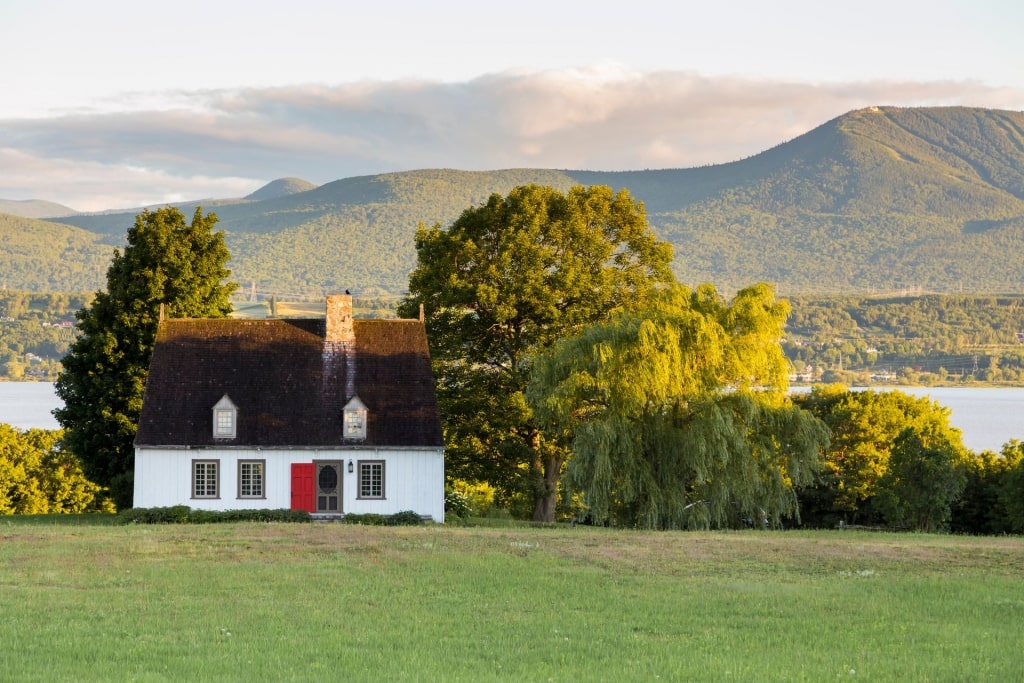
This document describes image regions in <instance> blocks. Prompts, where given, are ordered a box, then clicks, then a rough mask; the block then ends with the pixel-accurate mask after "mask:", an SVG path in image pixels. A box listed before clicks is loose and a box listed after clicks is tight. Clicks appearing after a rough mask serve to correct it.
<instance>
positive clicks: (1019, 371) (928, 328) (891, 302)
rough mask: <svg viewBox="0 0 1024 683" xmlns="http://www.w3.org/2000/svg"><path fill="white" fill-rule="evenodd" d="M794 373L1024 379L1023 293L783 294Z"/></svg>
mask: <svg viewBox="0 0 1024 683" xmlns="http://www.w3.org/2000/svg"><path fill="white" fill-rule="evenodd" d="M790 304H791V307H792V312H791V314H790V317H789V320H788V322H787V326H786V337H785V339H784V340H783V349H784V351H785V353H786V356H787V357H788V358H789V359H790V361H791V363H792V364H793V368H792V370H793V373H794V375H797V376H798V377H799V378H800V379H804V380H810V381H826V382H836V381H839V382H844V383H847V384H878V383H891V384H902V385H915V384H957V383H975V382H984V383H997V384H1018V383H1021V382H1024V343H1022V340H1024V334H1022V333H1024V296H1022V295H999V296H971V295H925V296H906V297H893V298H868V297H830V298H824V297H823V298H807V297H792V298H790Z"/></svg>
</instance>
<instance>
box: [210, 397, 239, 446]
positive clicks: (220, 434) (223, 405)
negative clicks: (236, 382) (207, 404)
mask: <svg viewBox="0 0 1024 683" xmlns="http://www.w3.org/2000/svg"><path fill="white" fill-rule="evenodd" d="M237 425H238V408H237V407H236V406H235V404H234V403H233V402H232V401H231V399H230V398H228V395H227V394H224V395H223V396H222V397H221V399H220V400H219V401H217V404H216V405H215V406H213V438H215V439H234V438H235V436H236V435H237V432H238V429H237Z"/></svg>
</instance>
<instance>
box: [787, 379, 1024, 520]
mask: <svg viewBox="0 0 1024 683" xmlns="http://www.w3.org/2000/svg"><path fill="white" fill-rule="evenodd" d="M794 401H795V402H796V404H797V405H799V406H800V407H802V408H804V409H806V410H809V411H810V412H811V413H812V414H814V415H815V417H817V418H819V419H821V420H822V421H823V422H825V424H826V425H828V428H829V431H830V434H831V438H830V443H829V446H828V448H826V449H825V451H824V463H823V464H824V467H823V468H822V469H821V470H820V471H819V472H818V473H817V474H816V476H815V480H814V483H813V484H812V485H810V486H804V487H800V488H798V490H797V497H798V498H799V500H800V519H799V523H800V524H802V525H805V526H809V527H842V526H848V525H849V526H854V525H856V526H868V527H878V528H889V529H907V530H915V531H953V532H956V533H969V534H1005V533H1014V534H1020V533H1024V443H1022V442H1020V441H1018V440H1011V441H1010V442H1009V443H1006V444H1004V445H1003V447H1002V449H1001V451H1000V453H993V452H991V451H982V452H980V453H974V452H972V451H970V450H969V449H967V448H965V447H964V445H963V441H962V439H961V435H960V432H959V430H957V429H954V428H953V427H952V426H951V425H950V424H949V416H950V410H949V408H946V407H944V406H942V405H940V404H938V403H937V402H935V401H932V400H931V399H928V398H926V397H916V396H912V395H910V394H907V393H904V392H901V391H898V390H893V391H889V390H886V391H870V390H867V391H850V390H849V389H847V388H846V387H844V386H842V385H827V386H820V387H815V389H814V390H813V391H811V392H809V393H806V394H801V395H798V396H795V397H794ZM797 522H798V521H797V520H790V521H789V523H790V524H795V523H797Z"/></svg>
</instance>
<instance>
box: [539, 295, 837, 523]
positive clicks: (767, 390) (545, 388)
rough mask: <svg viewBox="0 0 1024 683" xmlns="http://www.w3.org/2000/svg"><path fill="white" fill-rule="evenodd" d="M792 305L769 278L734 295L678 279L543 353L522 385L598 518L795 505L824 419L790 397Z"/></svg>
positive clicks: (656, 517)
mask: <svg viewBox="0 0 1024 683" xmlns="http://www.w3.org/2000/svg"><path fill="white" fill-rule="evenodd" d="M787 313H788V307H787V306H786V305H785V303H784V302H779V301H776V300H775V297H774V293H773V292H772V290H771V288H770V287H769V286H767V285H756V286H753V287H750V288H747V289H744V290H742V291H740V292H739V293H738V294H737V295H736V297H735V298H734V299H733V300H732V301H731V302H726V301H725V300H724V299H723V298H722V297H720V296H719V295H718V293H717V292H716V291H715V289H714V288H713V287H711V286H710V285H704V286H701V287H699V288H698V289H697V290H696V291H692V292H691V291H690V290H688V289H687V288H685V287H682V286H677V287H676V288H674V289H672V290H670V291H666V292H662V293H659V294H658V295H657V296H656V297H655V298H654V300H653V301H652V303H651V305H649V306H647V307H645V308H643V309H640V310H635V311H621V312H618V313H617V314H616V315H615V316H614V317H613V318H612V319H611V320H609V321H607V322H603V323H599V324H596V325H592V326H590V327H588V328H587V329H586V330H584V331H583V332H582V334H580V335H578V336H575V337H572V338H569V339H565V340H563V341H561V342H559V343H557V344H556V345H555V346H554V347H553V348H552V349H551V350H550V351H549V352H548V353H546V354H544V355H543V356H541V357H540V358H538V359H537V361H536V363H535V365H534V373H533V377H532V380H531V383H530V386H529V390H528V393H527V396H528V398H529V401H530V404H531V405H532V406H533V407H534V410H535V412H536V415H537V418H538V420H539V422H540V423H541V424H542V425H544V426H545V427H546V428H548V429H549V430H551V431H552V432H554V433H556V434H560V435H564V438H566V439H567V440H568V441H569V442H570V443H571V451H572V458H571V459H570V460H569V463H568V468H567V472H566V483H567V486H568V488H569V489H570V490H572V491H578V492H580V493H582V494H583V496H584V499H585V503H586V507H587V510H588V511H589V514H590V516H591V517H592V518H593V519H594V521H596V522H604V521H613V522H615V523H617V524H622V525H631V526H642V527H647V528H680V527H708V526H729V525H732V524H735V523H736V522H737V521H739V520H742V519H747V520H757V521H758V522H761V521H770V522H771V523H778V521H779V520H780V518H781V517H782V516H784V515H794V514H796V513H797V500H796V496H795V494H794V492H793V486H794V485H801V484H806V483H809V482H810V481H811V480H812V477H813V474H814V472H815V470H816V469H817V467H818V465H819V462H820V458H821V452H822V449H823V448H824V447H825V446H826V445H827V443H828V431H827V429H826V428H825V425H824V424H823V423H822V422H821V421H820V420H818V419H816V418H814V417H813V416H812V415H811V414H810V413H808V412H806V411H804V410H801V409H799V408H796V407H794V406H793V405H792V404H791V403H790V402H789V400H788V398H787V397H786V389H787V376H786V371H787V365H786V360H785V356H784V355H783V354H782V348H781V346H780V344H779V338H780V336H781V333H782V325H783V324H784V322H785V320H786V315H787Z"/></svg>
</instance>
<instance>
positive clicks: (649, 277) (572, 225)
mask: <svg viewBox="0 0 1024 683" xmlns="http://www.w3.org/2000/svg"><path fill="white" fill-rule="evenodd" d="M416 250H417V254H418V259H419V260H418V265H417V267H416V270H415V271H413V273H412V275H411V276H410V279H409V296H408V297H407V298H406V300H405V301H404V302H403V304H402V306H401V307H400V313H401V314H403V315H406V316H410V315H415V314H417V313H418V311H419V307H420V306H421V305H422V306H423V307H424V310H425V314H426V326H427V335H428V338H429V340H430V346H431V355H432V358H433V363H434V374H435V377H436V379H437V382H438V400H439V402H440V404H441V414H442V416H443V419H444V430H445V442H446V447H447V451H446V467H447V469H448V473H449V476H450V477H453V478H461V479H466V480H470V481H486V482H488V483H490V484H492V485H494V486H495V487H497V488H498V489H499V490H500V491H501V493H502V495H503V496H504V497H505V498H506V500H507V499H509V498H514V497H516V495H517V494H518V495H519V496H523V495H525V496H526V497H527V501H528V503H529V505H530V506H531V507H532V514H533V517H534V519H536V520H538V521H552V520H553V519H554V517H555V500H556V495H557V490H558V479H559V477H560V476H561V470H562V464H563V461H564V458H565V454H566V451H565V449H564V446H563V445H562V444H560V443H558V442H557V441H553V440H551V439H548V438H546V437H545V435H544V434H543V433H542V432H541V430H539V429H538V428H537V426H536V425H535V424H534V422H533V420H532V417H531V414H530V408H529V406H527V405H526V401H525V399H524V396H523V391H524V389H525V387H526V383H527V380H528V378H529V366H530V362H531V358H532V357H533V355H535V354H536V353H538V352H540V351H542V350H543V349H545V348H547V347H549V346H550V345H551V344H552V343H554V342H555V341H557V340H558V339H559V338H561V337H564V336H567V335H571V334H575V333H577V332H579V331H580V330H581V329H582V328H583V327H584V326H585V325H588V324H591V323H594V322H598V321H601V320H605V319H607V317H608V316H609V315H611V314H612V313H614V312H615V311H616V310H619V309H623V308H628V307H632V306H637V305H642V303H643V302H644V300H645V299H646V298H647V296H648V295H649V294H650V292H651V291H653V290H654V289H655V288H656V287H658V286H660V285H663V284H665V283H668V282H670V281H671V279H672V276H671V273H670V272H669V268H668V264H669V261H670V259H671V249H670V247H669V246H668V245H667V244H665V243H663V242H659V241H658V240H657V239H655V237H654V235H653V234H652V233H651V232H650V230H649V229H648V226H647V220H646V217H645V213H644V208H643V205H642V204H638V203H637V202H635V201H634V199H633V198H632V197H631V196H630V195H629V193H628V192H627V191H625V190H621V191H619V192H617V193H613V192H612V190H611V188H608V187H602V186H594V187H590V188H583V187H579V186H577V187H574V188H572V189H570V190H569V191H568V192H567V193H565V194H563V193H561V192H559V191H557V190H555V189H553V188H551V187H541V186H538V185H528V186H522V187H517V188H514V189H513V190H512V191H511V192H510V193H509V194H508V196H507V197H502V196H500V195H497V194H495V195H492V196H491V197H490V199H488V201H487V203H486V204H483V205H481V206H477V207H473V208H470V209H467V210H465V211H464V212H463V213H462V215H461V216H460V217H459V219H458V220H456V221H455V222H454V223H452V225H451V226H449V227H448V228H447V229H443V228H442V227H441V225H440V224H435V225H434V226H433V227H432V228H426V227H423V226H422V225H421V226H420V229H419V230H418V231H417V233H416Z"/></svg>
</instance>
